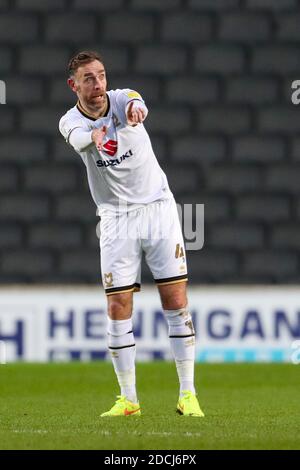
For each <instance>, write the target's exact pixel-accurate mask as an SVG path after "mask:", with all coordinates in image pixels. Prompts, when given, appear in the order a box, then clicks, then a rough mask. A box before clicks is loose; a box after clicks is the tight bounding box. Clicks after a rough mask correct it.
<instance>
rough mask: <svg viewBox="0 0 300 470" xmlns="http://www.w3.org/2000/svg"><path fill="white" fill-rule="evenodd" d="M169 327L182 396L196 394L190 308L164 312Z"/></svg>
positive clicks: (193, 341)
mask: <svg viewBox="0 0 300 470" xmlns="http://www.w3.org/2000/svg"><path fill="white" fill-rule="evenodd" d="M164 314H165V316H166V320H167V322H168V325H169V338H170V343H171V350H172V353H173V356H174V359H175V363H176V369H177V374H178V379H179V384H180V395H181V396H182V395H183V393H182V392H183V391H184V390H189V391H191V392H192V393H195V386H194V363H195V330H194V326H193V321H192V317H191V314H190V312H189V310H188V307H185V308H181V309H179V310H164Z"/></svg>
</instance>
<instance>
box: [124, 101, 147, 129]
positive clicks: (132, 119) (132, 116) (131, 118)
mask: <svg viewBox="0 0 300 470" xmlns="http://www.w3.org/2000/svg"><path fill="white" fill-rule="evenodd" d="M147 114H148V110H147V108H146V106H145V105H144V103H142V102H141V101H135V100H134V101H130V103H129V104H128V105H127V108H126V117H127V122H128V124H129V125H130V126H136V125H137V124H139V123H142V122H143V121H144V120H145V119H146V117H147Z"/></svg>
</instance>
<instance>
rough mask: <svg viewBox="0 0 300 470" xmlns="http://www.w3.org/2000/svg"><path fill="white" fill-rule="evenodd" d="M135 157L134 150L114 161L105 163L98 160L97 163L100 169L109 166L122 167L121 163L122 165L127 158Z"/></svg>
mask: <svg viewBox="0 0 300 470" xmlns="http://www.w3.org/2000/svg"><path fill="white" fill-rule="evenodd" d="M132 155H133V152H132V150H128V152H126V153H124V155H121V157H120V158H114V159H113V160H108V161H104V160H97V161H96V165H97V166H98V167H99V168H100V167H103V166H104V167H105V168H108V167H109V166H116V165H120V163H122V162H123V161H124V160H125V159H126V158H129V157H132Z"/></svg>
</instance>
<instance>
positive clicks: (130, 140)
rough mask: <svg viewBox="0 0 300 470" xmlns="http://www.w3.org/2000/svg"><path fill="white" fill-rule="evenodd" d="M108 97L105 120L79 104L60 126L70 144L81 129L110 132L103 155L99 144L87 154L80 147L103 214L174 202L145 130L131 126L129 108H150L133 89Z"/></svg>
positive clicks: (87, 149) (110, 92)
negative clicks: (135, 106)
mask: <svg viewBox="0 0 300 470" xmlns="http://www.w3.org/2000/svg"><path fill="white" fill-rule="evenodd" d="M107 96H108V102H109V106H108V111H107V113H106V115H105V116H104V117H101V118H99V119H94V118H93V117H91V116H88V115H87V114H86V113H85V112H84V111H83V110H82V109H81V106H80V103H77V105H75V106H74V107H73V108H71V109H70V110H69V111H68V112H67V113H66V114H65V115H64V116H63V117H62V118H61V120H60V122H59V130H60V132H61V133H62V135H63V136H64V138H65V140H66V141H67V142H68V143H69V139H70V136H71V133H72V132H73V130H75V129H78V128H79V129H82V130H83V131H85V132H87V131H92V130H93V129H95V128H102V126H106V127H107V134H106V135H105V137H104V141H103V150H101V151H98V150H97V148H96V146H95V144H94V143H93V142H91V143H89V145H88V146H87V147H86V148H84V149H83V150H82V149H81V150H80V151H79V150H78V149H76V148H75V150H76V152H77V153H78V154H79V155H80V156H81V158H82V160H83V162H84V164H85V166H86V169H87V177H88V182H89V187H90V191H91V194H92V197H93V199H94V201H95V203H96V205H97V207H98V209H99V214H100V215H101V212H102V211H103V210H105V211H106V210H110V211H114V212H118V211H123V210H131V209H136V208H137V205H139V204H141V205H143V204H148V203H150V202H153V201H157V200H161V199H168V198H171V197H173V195H172V193H171V191H170V189H169V185H168V182H167V178H166V175H165V173H164V172H163V171H162V169H161V167H160V166H159V164H158V161H157V159H156V156H155V154H154V152H153V149H152V145H151V141H150V138H149V135H148V133H147V131H146V129H145V127H144V125H143V124H137V125H136V126H134V127H132V126H130V125H129V124H128V123H127V118H126V107H127V105H128V103H130V102H131V101H133V100H134V101H135V102H136V104H137V105H138V103H140V104H141V105H142V106H145V104H144V101H143V99H142V97H141V96H140V95H139V93H137V92H135V91H133V90H130V89H124V90H119V89H118V90H110V91H108V92H107ZM146 110H147V108H146ZM123 206H124V207H125V209H123Z"/></svg>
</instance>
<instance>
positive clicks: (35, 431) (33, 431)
mask: <svg viewBox="0 0 300 470" xmlns="http://www.w3.org/2000/svg"><path fill="white" fill-rule="evenodd" d="M12 432H14V433H16V434H47V433H48V431H46V430H45V429H13V430H12Z"/></svg>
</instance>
